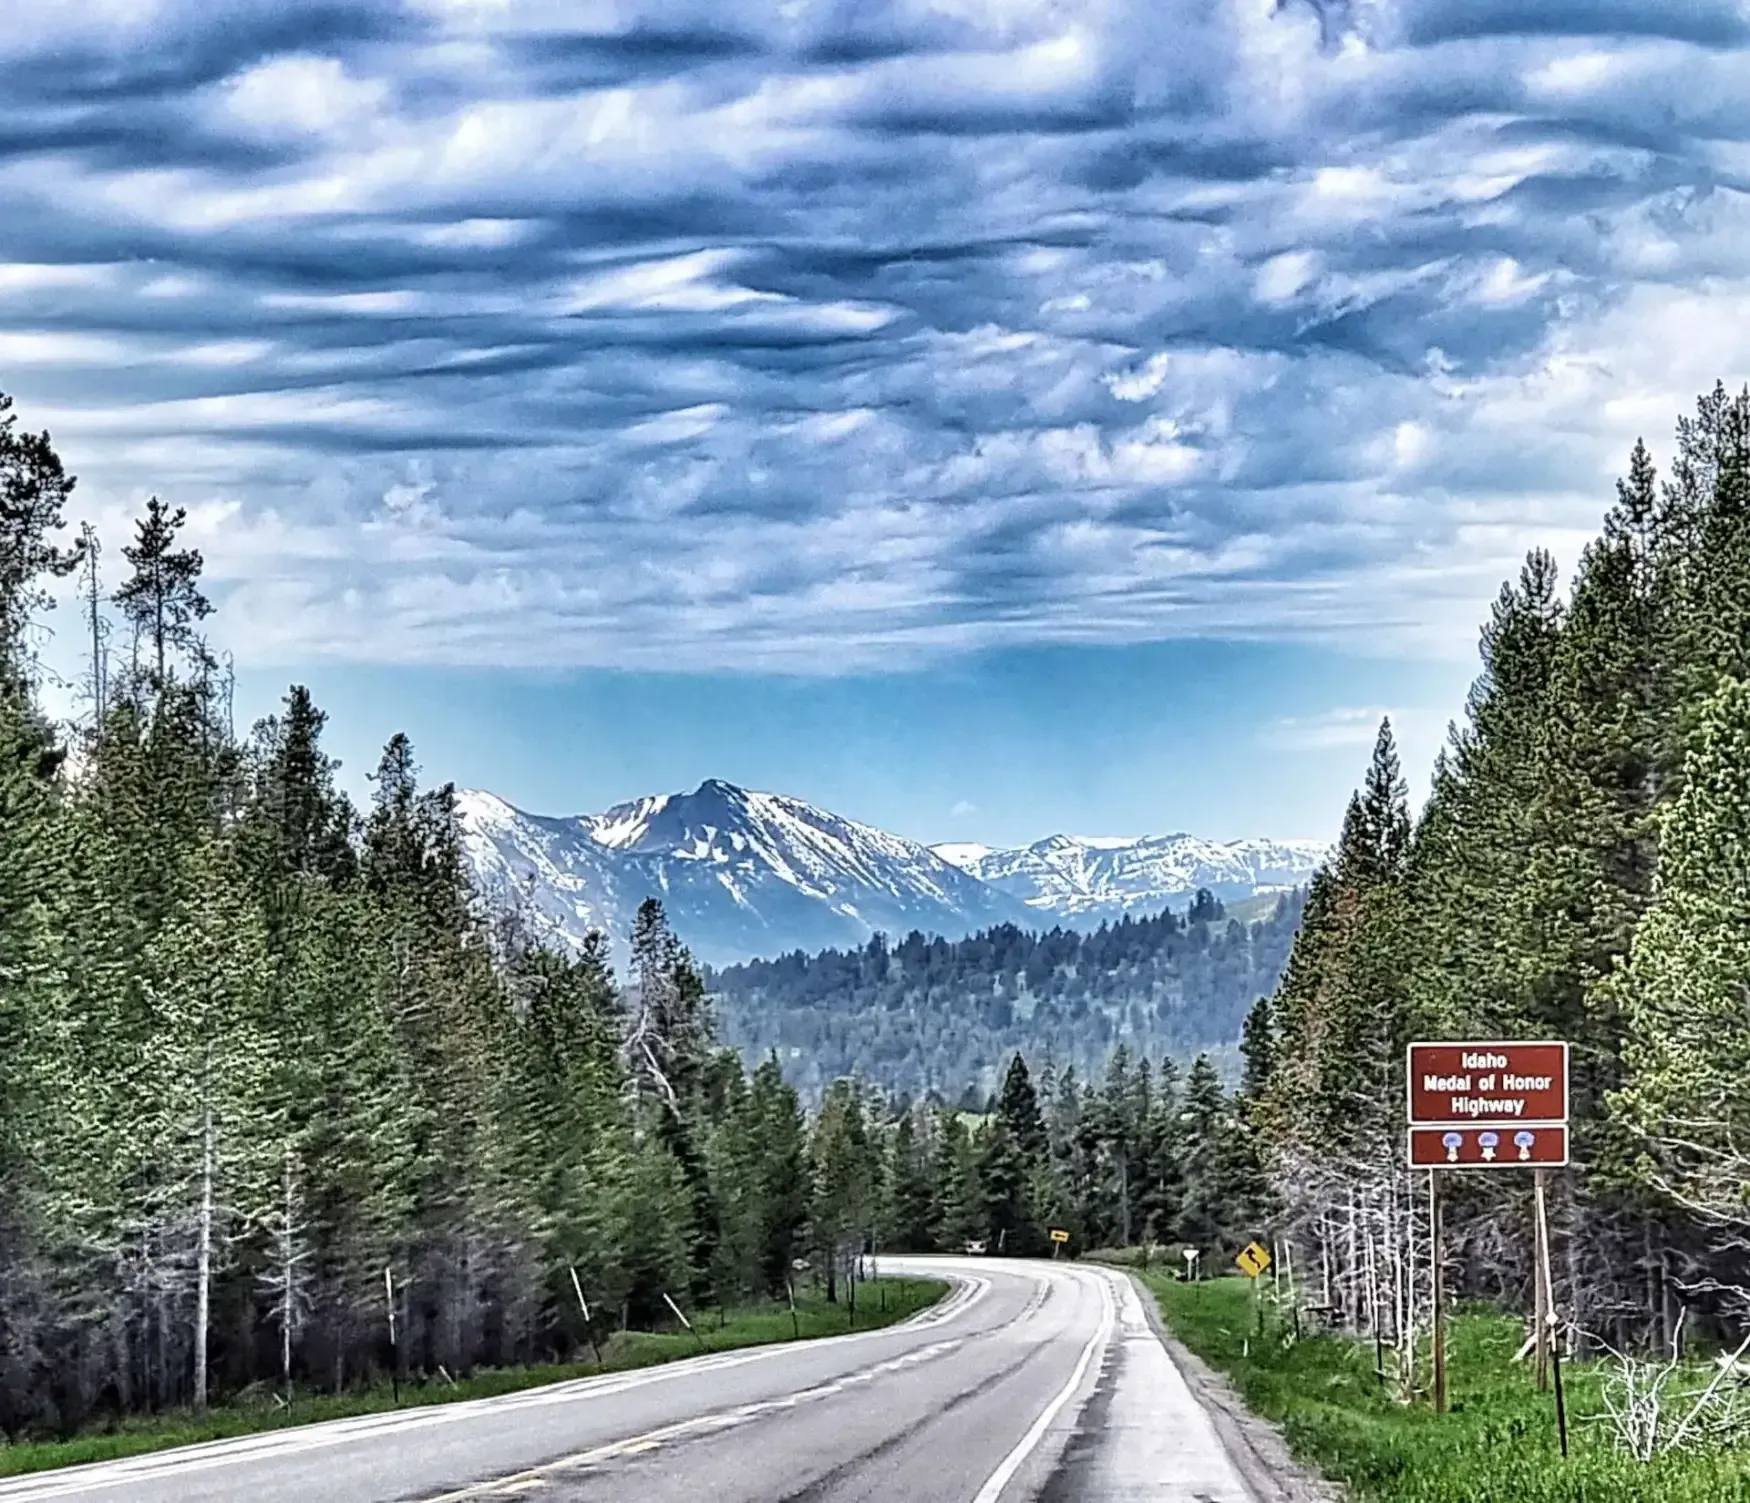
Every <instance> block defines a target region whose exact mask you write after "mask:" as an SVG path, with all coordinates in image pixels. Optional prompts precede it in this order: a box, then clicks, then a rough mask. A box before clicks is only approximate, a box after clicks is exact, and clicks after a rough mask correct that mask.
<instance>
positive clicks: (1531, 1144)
mask: <svg viewBox="0 0 1750 1503" xmlns="http://www.w3.org/2000/svg"><path fill="white" fill-rule="evenodd" d="M1567 1162H1568V1127H1567V1124H1566V1123H1565V1122H1556V1123H1548V1122H1546V1123H1543V1124H1542V1125H1540V1126H1536V1127H1470V1126H1464V1127H1455V1126H1451V1125H1446V1126H1434V1127H1412V1128H1411V1129H1410V1164H1411V1166H1412V1167H1413V1168H1417V1169H1552V1168H1560V1167H1561V1166H1562V1165H1564V1164H1566V1163H1567Z"/></svg>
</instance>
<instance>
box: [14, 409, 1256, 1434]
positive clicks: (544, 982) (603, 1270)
mask: <svg viewBox="0 0 1750 1503" xmlns="http://www.w3.org/2000/svg"><path fill="white" fill-rule="evenodd" d="M7 406H9V404H5V403H4V399H3V398H0V1432H3V1433H4V1435H5V1436H6V1437H7V1438H8V1439H9V1440H10V1439H16V1438H18V1437H19V1436H21V1435H27V1434H37V1433H68V1432H72V1431H74V1430H77V1429H79V1428H81V1427H84V1426H89V1425H92V1424H94V1423H113V1422H116V1421H117V1420H119V1419H121V1418H123V1417H125V1416H129V1415H135V1414H139V1413H143V1412H149V1411H150V1412H157V1411H163V1410H166V1409H170V1408H176V1407H192V1408H195V1409H200V1408H202V1407H205V1406H206V1405H207V1404H208V1402H209V1400H212V1399H216V1398H219V1397H223V1396H226V1395H230V1394H234V1393H236V1392H238V1391H239V1390H241V1389H244V1388H246V1387H248V1386H250V1385H261V1384H266V1385H272V1386H273V1387H274V1388H276V1389H280V1388H284V1389H287V1390H290V1391H293V1392H295V1391H296V1390H297V1389H299V1388H302V1389H304V1390H306V1391H307V1390H309V1389H311V1388H321V1389H325V1390H331V1391H341V1390H346V1389H350V1388H356V1387H360V1386H364V1385H368V1384H372V1383H374V1382H377V1381H379V1380H381V1379H382V1378H383V1377H384V1376H385V1375H387V1374H388V1373H389V1372H390V1371H391V1370H394V1371H398V1372H400V1373H403V1374H406V1375H411V1376H414V1377H416V1378H419V1377H424V1376H429V1375H435V1374H439V1373H446V1374H451V1375H459V1374H465V1373H467V1372H469V1371H470V1370H471V1369H473V1368H475V1367H477V1366H480V1365H485V1364H503V1363H512V1362H515V1363H536V1362H541V1361H545V1360H551V1359H554V1358H560V1357H565V1356H569V1355H571V1354H574V1353H576V1352H578V1351H579V1350H580V1349H582V1348H584V1347H586V1346H587V1345H588V1344H589V1340H590V1338H591V1337H599V1336H601V1335H603V1334H604V1333H605V1332H606V1331H607V1330H608V1328H610V1327H615V1326H619V1325H621V1324H632V1325H639V1324H644V1323H647V1322H651V1321H659V1320H662V1319H664V1318H665V1311H666V1299H665V1296H669V1297H672V1298H673V1299H675V1300H676V1301H677V1302H679V1303H680V1304H682V1305H683V1306H689V1305H690V1306H692V1307H694V1308H697V1307H699V1306H702V1305H716V1306H719V1307H722V1306H724V1305H726V1304H729V1303H732V1302H736V1301H743V1300H750V1299H757V1298H760V1297H768V1298H769V1297H775V1296H776V1297H781V1296H782V1295H783V1293H784V1291H785V1286H786V1280H787V1279H788V1278H789V1277H790V1275H791V1273H792V1271H793V1269H795V1268H796V1267H797V1260H798V1259H805V1260H806V1273H805V1276H806V1277H807V1278H809V1279H812V1280H816V1281H819V1282H820V1283H821V1284H823V1285H824V1287H825V1289H826V1290H827V1292H828V1294H829V1296H830V1295H832V1294H833V1293H835V1292H836V1291H837V1290H838V1289H839V1288H841V1287H842V1280H843V1278H844V1276H845V1272H846V1271H847V1270H848V1269H850V1268H851V1267H852V1265H853V1260H854V1255H855V1253H856V1252H857V1251H858V1250H859V1249H862V1248H883V1247H886V1248H893V1247H902V1248H912V1249H920V1250H923V1249H932V1248H959V1247H962V1246H963V1245H964V1243H965V1241H966V1240H968V1239H969V1238H977V1239H983V1240H986V1241H988V1242H989V1243H990V1245H991V1246H992V1247H993V1248H995V1247H999V1246H1000V1247H1001V1248H1003V1250H1005V1251H1010V1252H1030V1251H1040V1250H1042V1249H1043V1248H1044V1247H1045V1245H1046V1244H1045V1242H1044V1232H1045V1228H1046V1227H1048V1226H1049V1225H1050V1224H1051V1223H1052V1222H1054V1221H1055V1222H1058V1223H1060V1224H1063V1225H1066V1226H1068V1227H1070V1228H1072V1229H1073V1230H1074V1231H1075V1233H1076V1236H1077V1238H1078V1245H1080V1243H1082V1242H1085V1241H1086V1240H1089V1239H1092V1240H1102V1241H1103V1240H1110V1239H1113V1238H1119V1239H1122V1238H1125V1237H1127V1236H1133V1235H1140V1234H1141V1232H1142V1231H1143V1230H1145V1229H1152V1230H1153V1231H1155V1232H1157V1233H1159V1234H1161V1235H1169V1234H1171V1233H1173V1232H1175V1231H1179V1230H1185V1231H1188V1232H1190V1233H1192V1234H1194V1235H1198V1236H1202V1237H1207V1236H1213V1235H1215V1234H1216V1232H1217V1231H1218V1230H1219V1227H1220V1225H1221V1224H1222V1222H1221V1218H1222V1217H1224V1216H1241V1215H1249V1214H1250V1211H1249V1207H1251V1206H1252V1205H1253V1203H1254V1202H1255V1200H1256V1194H1255V1191H1256V1189H1257V1187H1258V1185H1259V1183H1260V1182H1259V1179H1258V1175H1257V1171H1256V1164H1255V1161H1254V1160H1252V1159H1251V1158H1250V1157H1249V1156H1248V1150H1247V1140H1246V1138H1245V1136H1244V1135H1243V1134H1241V1133H1240V1132H1239V1130H1238V1124H1237V1118H1236V1116H1235V1113H1234V1110H1233V1103H1232V1102H1230V1101H1229V1100H1228V1099H1226V1098H1225V1097H1224V1095H1223V1092H1222V1089H1221V1085H1220V1082H1219V1080H1218V1079H1217V1077H1216V1074H1215V1072H1214V1071H1213V1070H1212V1069H1211V1068H1210V1066H1209V1065H1208V1063H1207V1062H1203V1063H1202V1064H1200V1065H1199V1066H1198V1067H1197V1068H1196V1069H1194V1070H1193V1071H1192V1072H1191V1075H1190V1077H1189V1078H1188V1079H1187V1080H1186V1081H1185V1082H1184V1088H1183V1090H1182V1091H1180V1090H1178V1089H1177V1088H1176V1086H1175V1077H1174V1075H1173V1073H1172V1072H1171V1071H1169V1070H1166V1069H1164V1068H1163V1069H1162V1070H1161V1071H1160V1072H1158V1073H1157V1072H1152V1071H1150V1070H1148V1069H1147V1068H1146V1067H1143V1066H1141V1065H1138V1064H1134V1063H1133V1062H1132V1061H1131V1060H1130V1058H1129V1057H1128V1055H1127V1054H1126V1053H1123V1052H1120V1053H1118V1054H1116V1055H1115V1057H1114V1059H1113V1061H1112V1062H1111V1065H1110V1068H1109V1069H1108V1070H1107V1071H1106V1072H1105V1074H1104V1075H1103V1076H1102V1084H1101V1085H1100V1086H1099V1087H1098V1088H1091V1087H1090V1086H1089V1085H1088V1084H1086V1083H1083V1082H1079V1081H1078V1079H1077V1077H1076V1076H1075V1074H1074V1073H1072V1072H1070V1071H1067V1070H1066V1071H1063V1072H1062V1073H1058V1072H1056V1071H1051V1072H1048V1073H1047V1076H1046V1078H1045V1080H1044V1081H1043V1082H1042V1083H1041V1088H1040V1089H1039V1090H1037V1091H1036V1089H1035V1086H1034V1084H1033V1082H1032V1079H1031V1077H1030V1075H1029V1072H1028V1069H1027V1067H1026V1065H1025V1064H1024V1063H1022V1062H1021V1061H1020V1060H1018V1059H1017V1060H1014V1061H1012V1062H1010V1063H1009V1065H1008V1068H1007V1071H1006V1074H1005V1088H1004V1091H1003V1094H1002V1103H1001V1107H1000V1110H998V1111H997V1112H996V1113H994V1114H993V1115H992V1116H991V1117H990V1118H989V1119H988V1120H987V1121H985V1122H982V1123H981V1124H979V1125H978V1126H976V1127H975V1128H969V1127H968V1125H967V1123H966V1122H965V1121H964V1120H963V1118H962V1117H961V1116H960V1115H959V1114H957V1113H956V1112H954V1111H952V1110H949V1109H944V1108H941V1107H938V1106H930V1105H923V1104H919V1105H916V1106H913V1107H909V1108H905V1109H896V1108H892V1107H890V1106H889V1105H888V1104H887V1103H886V1102H885V1101H884V1100H883V1098H881V1097H880V1096H879V1095H877V1094H876V1093H874V1092H873V1091H872V1090H870V1089H868V1088H867V1087H865V1086H862V1085H858V1084H853V1083H851V1082H849V1081H838V1082H835V1083H833V1084H832V1085H831V1086H830V1087H829V1088H828V1089H827V1090H826V1091H825V1093H824V1097H823V1100H822V1101H821V1104H820V1107H819V1110H818V1111H817V1112H815V1113H814V1114H813V1115H812V1116H809V1115H805V1114H804V1112H803V1110H802V1108H801V1106H800V1104H799V1101H798V1098H797V1094H796V1092H795V1091H794V1090H793V1089H792V1088H791V1086H789V1085H788V1084H786V1082H785V1081H784V1079H783V1077H782V1075H781V1073H780V1071H779V1069H778V1066H777V1064H776V1063H775V1062H770V1061H768V1062H767V1063H765V1064H763V1065H761V1066H760V1067H759V1068H758V1069H756V1070H755V1071H754V1072H753V1074H752V1075H751V1077H750V1076H749V1074H748V1073H747V1071H746V1070H745V1069H744V1067H743V1065H742V1063H741V1061H740V1059H739V1058H738V1056H737V1055H736V1054H735V1053H734V1052H733V1051H730V1050H726V1049H723V1048H720V1047H719V1046H718V1044H717V1042H716V1039H715V1036H714V1031H713V1024H712V1020H711V1018H710V1015H709V1009H708V1007H707V1005H706V998H705V989H704V986H703V982H702V979H701V977H700V975H699V973H698V971H697V970H696V968H695V967H694V965H693V963H692V961H691V959H690V958H689V957H688V955H687V954H686V953H685V951H684V950H683V949H682V948H681V947H680V946H679V945H678V943H677V942H676V941H675V939H674V937H673V935H672V933H671V932H670V930H669V928H668V926H667V922H666V920H665V917H664V915H663V912H662V909H661V907H660V906H659V905H658V904H656V903H654V902H647V903H645V904H644V905H643V906H642V907H641V908H640V909H639V911H638V914H637V919H636V923H635V925H634V928H633V932H632V934H631V935H630V950H631V954H632V964H631V967H630V971H629V975H628V977H627V978H626V983H625V984H624V985H623V986H622V985H619V984H617V983H616V981H615V978H614V976H613V974H612V973H611V971H610V969H609V967H608V965H607V963H606V958H605V957H606V944H605V942H604V941H602V940H600V939H599V937H598V938H597V939H596V940H592V941H591V943H589V944H587V945H585V946H584V947H583V950H582V953H581V954H579V955H576V956H565V955H559V954H555V953H552V952H549V951H547V950H544V949H542V948H541V947H540V946H538V945H537V944H535V943H533V942H532V941H531V940H530V938H529V936H528V934H527V932H526V930H525V928H524V926H523V925H522V924H521V923H520V922H519V920H518V918H517V916H516V914H515V913H509V914H501V915H497V916H492V915H488V914H487V913H486V912H484V910H483V908H482V905H481V904H480V902H479V899H478V896H477V894H476V893H475V892H474V891H473V890H472V888H471V885H470V882H469V879H468V875H467V868H466V865H465V862H464V860H463V857H462V853H461V849H460V843H459V842H460V833H459V830H458V825H457V819H456V810H455V800H454V791H453V789H452V788H451V787H450V786H449V785H447V784H445V785H439V786H437V787H422V786H421V784H420V782H419V778H418V775H417V769H416V766H415V762H414V756H413V751H412V748H411V746H410V745H409V743H408V741H407V739H406V738H405V737H404V736H396V737H395V738H393V739H392V740H391V741H390V742H389V744H388V746H387V748H386V749H385V751H384V753H383V756H382V760H381V763H380V765H379V766H378V768H377V770H376V772H375V774H374V776H373V788H372V794H371V800H370V807H369V808H367V809H364V810H357V809H355V808H353V807H352V806H351V804H350V803H349V801H348V799H347V798H346V797H345V796H344V795H343V794H342V793H341V792H340V791H339V790H338V789H337V787H336V783H335V778H334V771H335V768H334V764H333V762H332V761H331V760H330V759H329V758H328V757H327V755H326V754H325V753H324V752H323V750H322V742H321V737H322V730H323V726H324V716H323V714H322V712H321V711H320V710H319V709H318V708H317V707H316V706H315V705H313V704H312V702H311V699H310V696H309V695H308V694H307V693H306V692H305V691H304V690H303V689H300V688H293V689H292V690H291V691H290V692H289V694H288V695H287V696H286V700H285V704H284V707H283V711H282V713H280V714H278V715H276V716H273V717H270V718H268V719H266V720H264V721H263V722H261V723H260V724H259V725H257V726H255V727H254V728H253V729H252V730H251V731H250V732H249V733H248V734H247V735H246V736H243V737H241V738H239V737H238V736H236V735H235V734H234V733H233V730H232V727H231V725H230V723H229V720H230V717H229V713H228V710H227V705H228V690H227V686H226V683H225V675H224V674H223V672H222V671H221V669H220V666H219V664H218V662H217V661H216V660H215V655H214V653H213V652H212V651H211V650H210V648H209V647H208V646H207V644H206V642H205V641H204V640H203V638H202V635H201V624H202V622H203V621H204V620H205V619H206V618H207V617H208V615H209V614H210V612H211V607H210V605H209V603H208V601H207V600H206V598H205V597H204V595H203V594H202V590H201V571H202V561H201V557H200V555H199V553H198V552H196V551H194V550H193V549H190V548H188V547H186V546H185V545H184V544H183V542H182V540H181V537H180V530H181V527H182V523H183V514H182V513H181V512H180V511H177V510H174V509H171V508H170V507H167V506H165V505H163V504H162V503H160V502H159V501H157V500H156V499H154V500H153V501H152V502H151V503H150V505H149V506H148V508H147V509H146V512H145V515H144V516H143V517H142V518H141V519H140V520H139V522H138V524H137V526H136V529H135V534H134V538H133V541H132V543H131V544H130V545H129V546H127V547H126V548H125V549H123V550H122V551H123V559H122V563H123V565H124V567H123V568H122V569H120V570H117V571H115V572H116V575H117V577H116V578H114V579H113V580H110V579H107V578H106V576H105V571H104V569H103V567H102V562H103V561H102V560H101V559H100V557H99V555H98V550H97V548H96V546H95V542H94V540H93V538H92V536H91V534H90V533H89V531H85V532H83V533H82V534H81V535H80V537H79V538H78V540H77V541H76V542H72V543H69V542H68V541H67V540H66V539H65V537H64V534H65V532H66V515H65V513H66V507H67V504H68V499H69V496H70V494H71V491H72V481H71V479H70V477H68V476H67V475H66V474H65V472H64V471H63V469H62V466H61V462H60V460H59V458H58V457H57V455H56V454H55V451H54V449H53V447H52V446H51V444H50V442H49V440H48V437H47V436H46V435H34V434H30V433H28V432H25V431H22V430H21V429H20V428H19V427H18V425H17V423H16V421H15V420H14V419H12V418H11V417H10V415H9V414H8V412H7V410H6V408H7ZM57 580H65V581H69V582H71V581H74V580H77V581H78V582H80V584H81V590H80V595H81V598H82V600H83V602H84V612H85V619H84V621H83V624H82V629H81V636H82V637H83V639H84V640H86V641H87V642H89V643H90V646H91V655H90V661H89V664H88V668H89V676H88V681H87V683H86V685H85V688H86V707H85V712H84V714H83V716H82V718H81V720H80V721H79V723H78V724H76V725H71V726H60V725H56V724H54V723H52V722H51V721H50V720H48V719H47V718H46V717H45V715H44V714H43V712H42V710H41V708H40V706H39V699H38V693H37V691H38V687H39V686H38V677H39V670H38V668H37V666H36V664H35V662H34V658H33V646H34V645H35V644H36V643H37V642H38V641H39V640H40V638H39V636H38V631H39V629H40V625H41V622H42V619H43V616H44V613H45V612H46V611H47V609H48V608H49V606H50V603H51V597H50V589H51V587H52V586H53V585H54V584H55V582H56V581H57ZM112 618H113V620H112ZM112 626H113V627H114V628H115V634H116V635H117V636H119V638H120V640H121V641H122V642H123V643H125V644H127V645H126V648H125V650H123V651H120V652H117V653H115V654H114V655H113V657H112V655H111V653H110V652H109V650H108V643H109V641H110V634H111V628H112ZM1207 917H1208V918H1209V919H1211V920H1213V918H1214V915H1213V914H1211V915H1208V916H1207ZM1197 927H1198V926H1197V925H1192V926H1191V928H1192V929H1196V928H1197ZM1188 934H1189V931H1188ZM1114 943H1116V944H1117V948H1116V949H1114V951H1113V952H1112V953H1113V955H1114V957H1115V958H1114V962H1113V963H1114V964H1115V965H1117V964H1119V963H1121V962H1122V951H1123V944H1122V943H1118V942H1114ZM1225 943H1226V941H1225V939H1224V938H1223V937H1222V935H1221V934H1220V933H1217V934H1214V935H1211V936H1209V937H1207V939H1205V938H1196V939H1194V940H1193V939H1190V938H1189V937H1188V938H1187V945H1188V946H1189V947H1191V948H1194V949H1196V950H1197V951H1198V952H1199V953H1203V949H1202V947H1204V946H1205V944H1207V947H1208V948H1207V956H1206V962H1205V961H1204V960H1200V961H1199V964H1204V963H1207V964H1208V965H1209V966H1210V967H1212V968H1213V967H1215V966H1217V964H1218V957H1220V956H1221V955H1223V954H1225V953H1227V952H1226V951H1225V950H1224V949H1223V946H1224V945H1225ZM1123 963H1128V962H1123ZM1038 975H1039V979H1040V981H1041V983H1043V982H1045V981H1046V980H1048V979H1049V978H1048V977H1047V976H1046V974H1045V973H1044V972H1043V971H1041V972H1039V973H1038ZM1041 1094H1043V1096H1044V1101H1043V1103H1042V1102H1041V1100H1040V1096H1041ZM574 1280H575V1282H574ZM580 1291H581V1292H582V1293H583V1294H584V1295H585V1296H586V1297H587V1298H588V1300H589V1302H590V1308H591V1311H592V1312H593V1324H592V1325H586V1323H585V1319H584V1316H583V1314H582V1310H581V1306H580V1301H579V1300H578V1298H577V1296H578V1293H579V1292H580ZM391 1312H393V1320H391V1319H390V1315H391ZM391 1332H393V1333H394V1337H395V1339H394V1340H393V1342H392V1340H391Z"/></svg>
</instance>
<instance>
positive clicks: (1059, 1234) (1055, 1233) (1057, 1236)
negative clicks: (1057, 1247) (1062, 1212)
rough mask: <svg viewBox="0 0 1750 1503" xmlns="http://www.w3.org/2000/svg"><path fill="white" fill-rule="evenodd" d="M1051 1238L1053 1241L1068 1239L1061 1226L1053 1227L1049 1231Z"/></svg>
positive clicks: (1067, 1234) (1065, 1240)
mask: <svg viewBox="0 0 1750 1503" xmlns="http://www.w3.org/2000/svg"><path fill="white" fill-rule="evenodd" d="M1051 1240H1052V1241H1053V1242H1067V1241H1069V1233H1068V1232H1066V1231H1064V1230H1063V1229H1062V1228H1061V1227H1053V1228H1052V1231H1051Z"/></svg>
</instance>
